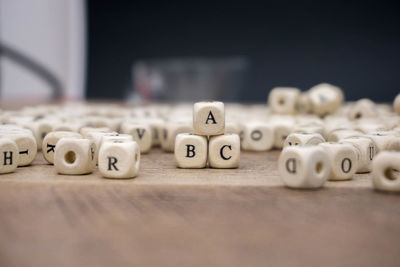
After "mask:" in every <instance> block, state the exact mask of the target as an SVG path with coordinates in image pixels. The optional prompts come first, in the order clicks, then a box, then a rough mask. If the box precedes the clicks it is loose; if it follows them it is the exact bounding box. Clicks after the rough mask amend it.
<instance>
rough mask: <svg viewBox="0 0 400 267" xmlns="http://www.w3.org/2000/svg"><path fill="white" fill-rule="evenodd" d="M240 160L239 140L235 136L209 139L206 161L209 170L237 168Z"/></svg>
mask: <svg viewBox="0 0 400 267" xmlns="http://www.w3.org/2000/svg"><path fill="white" fill-rule="evenodd" d="M239 160H240V138H239V135H237V134H224V135H218V136H212V137H210V140H209V144H208V161H209V164H210V167H211V168H222V169H226V168H237V167H239Z"/></svg>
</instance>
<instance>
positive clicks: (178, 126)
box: [161, 121, 193, 152]
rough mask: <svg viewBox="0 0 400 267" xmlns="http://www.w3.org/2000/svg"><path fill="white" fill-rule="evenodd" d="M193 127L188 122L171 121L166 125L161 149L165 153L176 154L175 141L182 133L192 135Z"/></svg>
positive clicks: (163, 130)
mask: <svg viewBox="0 0 400 267" xmlns="http://www.w3.org/2000/svg"><path fill="white" fill-rule="evenodd" d="M192 132H193V126H192V125H191V123H189V122H188V121H169V122H166V123H165V124H164V128H163V129H162V135H161V148H162V149H163V150H164V151H165V152H174V148H175V139H176V136H177V135H178V134H180V133H192Z"/></svg>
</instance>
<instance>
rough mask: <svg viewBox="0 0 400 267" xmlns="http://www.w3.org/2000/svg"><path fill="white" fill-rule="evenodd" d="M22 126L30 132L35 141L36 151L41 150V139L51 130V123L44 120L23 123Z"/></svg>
mask: <svg viewBox="0 0 400 267" xmlns="http://www.w3.org/2000/svg"><path fill="white" fill-rule="evenodd" d="M24 126H25V127H26V128H28V129H29V130H31V131H32V134H33V136H34V137H35V139H36V144H37V149H38V150H41V149H42V144H43V139H44V138H45V136H46V135H47V134H48V133H49V132H51V131H52V129H53V126H52V125H51V122H50V121H46V120H38V121H32V122H28V123H25V124H24Z"/></svg>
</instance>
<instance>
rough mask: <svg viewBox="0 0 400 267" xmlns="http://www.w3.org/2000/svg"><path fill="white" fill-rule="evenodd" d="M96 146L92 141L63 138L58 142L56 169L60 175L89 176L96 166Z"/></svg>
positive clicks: (55, 154) (55, 160) (55, 157)
mask: <svg viewBox="0 0 400 267" xmlns="http://www.w3.org/2000/svg"><path fill="white" fill-rule="evenodd" d="M95 153H96V145H95V143H94V142H93V141H92V140H90V139H84V138H76V137H75V138H74V137H63V138H61V139H60V140H59V141H58V142H57V149H56V150H55V153H54V167H55V169H56V171H57V173H59V174H69V175H77V174H88V173H91V172H92V171H93V169H94V167H95V166H96V162H95Z"/></svg>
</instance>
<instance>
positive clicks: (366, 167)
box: [341, 137, 376, 173]
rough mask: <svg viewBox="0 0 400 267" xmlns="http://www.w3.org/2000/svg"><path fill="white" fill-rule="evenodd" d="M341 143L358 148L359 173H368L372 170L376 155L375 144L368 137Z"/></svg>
mask: <svg viewBox="0 0 400 267" xmlns="http://www.w3.org/2000/svg"><path fill="white" fill-rule="evenodd" d="M341 143H347V144H351V145H353V146H354V147H355V148H356V152H357V160H358V168H357V173H367V172H370V171H371V169H372V160H373V159H374V156H375V154H376V147H375V143H374V142H373V141H372V140H371V139H369V138H367V137H349V138H345V139H342V140H341Z"/></svg>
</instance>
